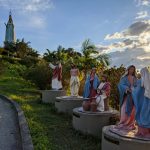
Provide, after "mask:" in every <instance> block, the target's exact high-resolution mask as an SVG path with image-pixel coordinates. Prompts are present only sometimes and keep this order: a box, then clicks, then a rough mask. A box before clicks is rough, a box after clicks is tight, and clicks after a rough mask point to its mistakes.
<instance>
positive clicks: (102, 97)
mask: <svg viewBox="0 0 150 150" xmlns="http://www.w3.org/2000/svg"><path fill="white" fill-rule="evenodd" d="M109 95H110V83H109V82H108V79H107V76H106V75H104V74H103V75H102V81H101V83H100V85H99V86H98V88H97V95H96V105H97V111H105V110H108V109H109V106H106V105H108V99H107V98H108V97H109Z"/></svg>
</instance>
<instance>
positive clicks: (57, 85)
mask: <svg viewBox="0 0 150 150" xmlns="http://www.w3.org/2000/svg"><path fill="white" fill-rule="evenodd" d="M49 66H50V67H51V68H52V69H53V76H52V89H53V90H61V89H62V81H61V80H62V65H61V63H60V62H57V64H56V65H53V64H52V63H50V64H49Z"/></svg>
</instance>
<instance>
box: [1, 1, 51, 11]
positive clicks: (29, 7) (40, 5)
mask: <svg viewBox="0 0 150 150" xmlns="http://www.w3.org/2000/svg"><path fill="white" fill-rule="evenodd" d="M0 7H2V8H5V9H12V10H17V11H22V12H37V11H45V10H48V9H51V8H53V7H54V6H53V3H52V1H51V0H25V1H23V0H13V1H12V0H0Z"/></svg>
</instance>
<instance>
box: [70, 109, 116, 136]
mask: <svg viewBox="0 0 150 150" xmlns="http://www.w3.org/2000/svg"><path fill="white" fill-rule="evenodd" d="M81 110H82V109H81V108H75V109H73V127H74V128H75V129H76V130H78V131H81V132H82V133H84V134H91V135H93V136H95V137H99V138H101V134H102V128H103V127H104V126H107V125H110V118H111V117H114V116H115V115H118V111H116V110H110V111H104V112H90V111H89V112H88V111H87V112H84V111H81Z"/></svg>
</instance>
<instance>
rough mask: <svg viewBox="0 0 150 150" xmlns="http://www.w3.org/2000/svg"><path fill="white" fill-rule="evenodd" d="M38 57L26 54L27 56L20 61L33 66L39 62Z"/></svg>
mask: <svg viewBox="0 0 150 150" xmlns="http://www.w3.org/2000/svg"><path fill="white" fill-rule="evenodd" d="M38 61H39V60H38V58H37V57H32V56H26V57H24V58H22V59H21V60H20V63H21V64H22V65H25V66H27V67H31V66H33V65H36V64H37V63H38Z"/></svg>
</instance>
